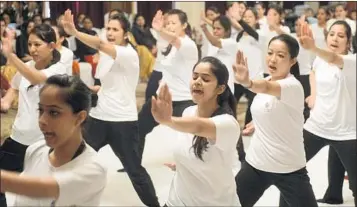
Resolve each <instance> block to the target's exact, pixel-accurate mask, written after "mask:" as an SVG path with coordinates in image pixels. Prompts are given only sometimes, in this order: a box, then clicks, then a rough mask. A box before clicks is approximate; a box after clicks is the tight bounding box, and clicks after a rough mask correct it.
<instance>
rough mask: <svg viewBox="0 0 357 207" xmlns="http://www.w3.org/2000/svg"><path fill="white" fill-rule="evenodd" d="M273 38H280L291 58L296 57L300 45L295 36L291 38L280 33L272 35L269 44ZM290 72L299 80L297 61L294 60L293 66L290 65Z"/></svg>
mask: <svg viewBox="0 0 357 207" xmlns="http://www.w3.org/2000/svg"><path fill="white" fill-rule="evenodd" d="M275 40H280V41H282V42H284V43H285V44H286V46H287V48H288V50H289V54H290V58H291V59H293V58H296V57H297V56H298V55H299V51H300V46H299V43H298V41H297V40H296V39H295V38H293V37H291V36H290V35H287V34H281V35H278V36H275V37H273V38H272V39H271V40H270V41H269V45H270V43H271V42H273V41H275ZM269 45H268V46H269ZM290 73H291V74H293V75H294V77H295V78H296V79H298V80H300V67H299V63H298V61H296V63H295V64H294V65H293V66H291V68H290Z"/></svg>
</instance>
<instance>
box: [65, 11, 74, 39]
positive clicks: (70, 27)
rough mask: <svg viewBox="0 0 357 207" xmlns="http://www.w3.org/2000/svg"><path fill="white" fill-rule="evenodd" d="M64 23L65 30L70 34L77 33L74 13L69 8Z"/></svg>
mask: <svg viewBox="0 0 357 207" xmlns="http://www.w3.org/2000/svg"><path fill="white" fill-rule="evenodd" d="M62 25H63V28H64V31H65V32H66V33H67V34H69V35H75V34H76V32H77V29H76V26H75V25H74V21H73V14H72V12H71V10H69V9H67V10H66V11H65V12H64V17H63V20H62Z"/></svg>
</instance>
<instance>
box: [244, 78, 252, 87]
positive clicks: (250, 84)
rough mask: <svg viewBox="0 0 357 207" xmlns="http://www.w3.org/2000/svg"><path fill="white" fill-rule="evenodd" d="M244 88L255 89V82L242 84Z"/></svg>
mask: <svg viewBox="0 0 357 207" xmlns="http://www.w3.org/2000/svg"><path fill="white" fill-rule="evenodd" d="M242 85H243V86H244V88H252V87H253V80H251V79H249V82H247V83H245V84H242Z"/></svg>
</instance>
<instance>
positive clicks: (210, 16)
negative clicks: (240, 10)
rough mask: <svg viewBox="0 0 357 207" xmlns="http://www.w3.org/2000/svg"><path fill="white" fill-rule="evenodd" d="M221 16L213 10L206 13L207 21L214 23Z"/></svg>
mask: <svg viewBox="0 0 357 207" xmlns="http://www.w3.org/2000/svg"><path fill="white" fill-rule="evenodd" d="M218 16H219V14H217V13H215V12H214V11H212V10H207V11H206V17H207V19H209V20H211V21H213V20H214V19H216V18H217V17H218Z"/></svg>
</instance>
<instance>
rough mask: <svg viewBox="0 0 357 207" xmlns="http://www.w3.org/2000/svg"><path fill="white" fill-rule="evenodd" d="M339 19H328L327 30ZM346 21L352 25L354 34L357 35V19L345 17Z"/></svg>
mask: <svg viewBox="0 0 357 207" xmlns="http://www.w3.org/2000/svg"><path fill="white" fill-rule="evenodd" d="M337 20H338V19H330V20H328V21H327V23H326V29H327V31H329V30H330V27H331V26H332V25H333V23H335V22H336V21H337ZM344 21H346V22H347V24H348V25H350V27H351V31H352V35H355V34H356V21H353V20H351V19H349V18H346V19H344Z"/></svg>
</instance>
